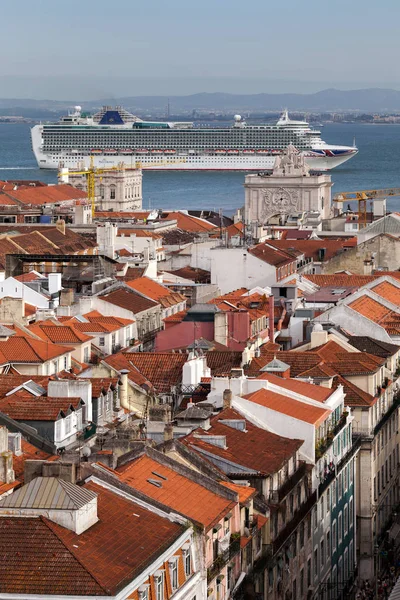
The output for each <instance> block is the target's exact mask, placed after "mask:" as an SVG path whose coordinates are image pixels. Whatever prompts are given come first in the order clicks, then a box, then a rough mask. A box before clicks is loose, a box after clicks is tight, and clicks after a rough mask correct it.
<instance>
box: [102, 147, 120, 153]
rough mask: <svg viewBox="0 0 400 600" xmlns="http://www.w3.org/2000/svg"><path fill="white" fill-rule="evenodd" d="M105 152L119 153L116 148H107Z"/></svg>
mask: <svg viewBox="0 0 400 600" xmlns="http://www.w3.org/2000/svg"><path fill="white" fill-rule="evenodd" d="M104 154H117V151H116V149H115V148H106V149H105V150H104Z"/></svg>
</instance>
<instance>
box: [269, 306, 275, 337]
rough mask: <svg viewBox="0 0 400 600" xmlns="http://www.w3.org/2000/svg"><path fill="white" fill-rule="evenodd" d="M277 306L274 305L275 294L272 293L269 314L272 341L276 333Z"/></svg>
mask: <svg viewBox="0 0 400 600" xmlns="http://www.w3.org/2000/svg"><path fill="white" fill-rule="evenodd" d="M274 319H275V306H274V296H273V295H271V296H270V297H269V314H268V327H269V340H270V342H273V341H274V335H275V323H274Z"/></svg>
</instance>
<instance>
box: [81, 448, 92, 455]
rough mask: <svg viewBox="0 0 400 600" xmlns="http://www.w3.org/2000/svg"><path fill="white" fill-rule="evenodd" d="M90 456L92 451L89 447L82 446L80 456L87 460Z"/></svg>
mask: <svg viewBox="0 0 400 600" xmlns="http://www.w3.org/2000/svg"><path fill="white" fill-rule="evenodd" d="M91 454H92V451H91V449H90V448H89V446H83V448H82V456H84V457H85V458H89V456H90V455H91Z"/></svg>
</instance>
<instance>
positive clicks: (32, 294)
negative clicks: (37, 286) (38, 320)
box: [0, 277, 49, 308]
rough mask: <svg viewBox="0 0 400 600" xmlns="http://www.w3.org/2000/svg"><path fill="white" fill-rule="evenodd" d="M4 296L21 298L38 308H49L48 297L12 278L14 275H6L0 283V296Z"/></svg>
mask: <svg viewBox="0 0 400 600" xmlns="http://www.w3.org/2000/svg"><path fill="white" fill-rule="evenodd" d="M6 296H8V297H11V298H23V299H24V301H25V302H26V303H27V304H32V306H36V307H38V308H49V298H47V297H46V296H44V295H43V294H40V293H39V292H36V291H35V290H32V289H31V288H30V287H28V286H27V285H25V284H24V283H22V282H21V281H18V279H14V277H7V279H4V281H2V282H1V283H0V298H5V297H6Z"/></svg>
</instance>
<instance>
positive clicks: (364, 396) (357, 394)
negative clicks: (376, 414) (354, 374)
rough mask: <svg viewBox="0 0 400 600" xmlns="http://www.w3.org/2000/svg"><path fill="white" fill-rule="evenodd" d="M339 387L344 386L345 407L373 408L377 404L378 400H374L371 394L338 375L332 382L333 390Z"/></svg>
mask: <svg viewBox="0 0 400 600" xmlns="http://www.w3.org/2000/svg"><path fill="white" fill-rule="evenodd" d="M339 385H342V386H343V391H344V393H345V399H344V404H345V406H351V407H359V406H361V407H363V406H373V405H374V404H375V403H376V400H377V398H374V397H373V396H371V394H368V393H367V392H364V390H362V389H361V388H359V387H357V386H356V385H354V383H351V382H350V381H349V380H348V379H345V378H344V377H341V376H340V375H336V376H335V377H334V379H333V382H332V389H334V390H335V389H336V388H337V387H338V386H339Z"/></svg>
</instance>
